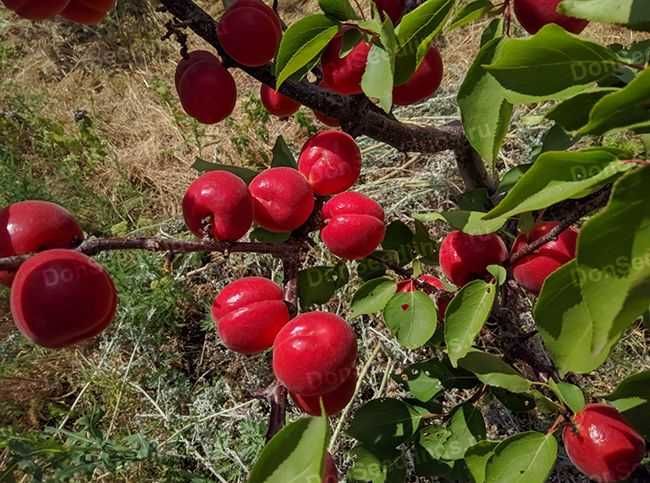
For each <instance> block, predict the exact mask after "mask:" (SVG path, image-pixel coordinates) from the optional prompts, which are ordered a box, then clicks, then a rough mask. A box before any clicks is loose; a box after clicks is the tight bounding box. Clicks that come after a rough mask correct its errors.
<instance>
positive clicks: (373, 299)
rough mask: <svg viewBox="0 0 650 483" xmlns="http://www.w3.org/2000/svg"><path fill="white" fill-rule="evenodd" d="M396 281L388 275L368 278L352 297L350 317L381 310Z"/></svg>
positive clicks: (389, 297) (393, 289)
mask: <svg viewBox="0 0 650 483" xmlns="http://www.w3.org/2000/svg"><path fill="white" fill-rule="evenodd" d="M396 290H397V283H396V282H395V280H393V279H392V278H389V277H380V278H375V279H372V280H368V281H367V282H366V283H364V284H363V285H362V286H361V287H360V288H359V290H357V292H356V293H355V294H354V296H353V297H352V303H351V307H350V308H351V312H350V317H352V318H354V317H358V316H360V315H369V314H374V313H377V312H381V311H382V310H384V307H386V304H387V303H388V301H389V300H390V299H391V298H393V295H395V291H396Z"/></svg>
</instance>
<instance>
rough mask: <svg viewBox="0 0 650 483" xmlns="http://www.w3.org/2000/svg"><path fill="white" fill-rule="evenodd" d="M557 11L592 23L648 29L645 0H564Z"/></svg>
mask: <svg viewBox="0 0 650 483" xmlns="http://www.w3.org/2000/svg"><path fill="white" fill-rule="evenodd" d="M558 10H559V11H560V12H562V13H564V14H565V15H570V16H572V17H577V18H584V19H587V20H591V21H593V22H603V23H616V24H621V25H626V26H627V27H629V28H631V29H634V30H648V29H650V9H648V4H647V2H646V1H645V0H564V1H563V2H562V3H561V4H560V5H559V8H558Z"/></svg>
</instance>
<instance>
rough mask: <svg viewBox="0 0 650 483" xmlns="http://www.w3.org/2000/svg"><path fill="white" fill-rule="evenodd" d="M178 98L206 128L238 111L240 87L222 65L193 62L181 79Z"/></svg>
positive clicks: (187, 110) (185, 69) (218, 63)
mask: <svg viewBox="0 0 650 483" xmlns="http://www.w3.org/2000/svg"><path fill="white" fill-rule="evenodd" d="M181 62H182V61H181ZM178 97H179V98H180V101H181V105H182V106H183V109H184V110H185V112H186V113H187V114H188V115H190V116H192V117H193V118H195V119H196V120H197V121H199V122H201V123H203V124H216V123H218V122H221V121H223V120H224V119H226V118H227V117H228V116H230V114H232V111H233V110H234V109H235V104H236V103H237V86H236V85H235V80H234V79H233V77H232V75H231V74H230V72H228V70H226V69H225V68H224V66H223V65H222V64H221V63H220V62H206V61H202V62H201V61H199V62H193V63H192V64H191V65H190V66H189V67H186V68H184V69H183V73H182V75H181V76H180V79H179V82H178Z"/></svg>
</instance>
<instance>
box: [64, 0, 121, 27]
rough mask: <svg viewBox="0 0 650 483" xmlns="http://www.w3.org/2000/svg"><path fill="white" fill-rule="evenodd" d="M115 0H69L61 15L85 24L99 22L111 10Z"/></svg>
mask: <svg viewBox="0 0 650 483" xmlns="http://www.w3.org/2000/svg"><path fill="white" fill-rule="evenodd" d="M114 4H115V0H70V4H69V5H68V6H67V7H66V8H65V10H63V12H61V16H62V17H63V18H66V19H68V20H71V21H72V22H77V23H80V24H85V25H96V24H98V23H100V22H101V21H102V20H104V18H105V17H106V15H107V14H108V12H110V11H111V9H112V8H113V5H114Z"/></svg>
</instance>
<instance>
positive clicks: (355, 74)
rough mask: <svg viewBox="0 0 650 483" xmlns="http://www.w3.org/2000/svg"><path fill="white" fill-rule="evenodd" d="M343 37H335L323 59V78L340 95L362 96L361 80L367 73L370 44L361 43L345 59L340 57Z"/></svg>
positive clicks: (340, 35)
mask: <svg viewBox="0 0 650 483" xmlns="http://www.w3.org/2000/svg"><path fill="white" fill-rule="evenodd" d="M342 45H343V35H342V34H338V35H337V36H336V37H334V38H333V39H332V40H331V41H330V43H329V45H328V46H327V48H326V49H325V52H323V57H322V58H321V66H322V68H323V78H324V80H325V83H326V84H327V86H328V87H329V88H330V89H332V90H333V91H334V92H338V93H339V94H345V95H351V94H360V93H361V92H362V89H361V78H362V77H363V73H364V72H365V71H366V64H367V63H368V53H369V52H370V44H369V43H368V42H365V41H361V42H359V43H358V44H357V45H355V46H354V47H353V48H352V50H351V51H350V52H349V53H348V54H347V55H346V56H345V57H343V58H341V57H340V53H341V47H342Z"/></svg>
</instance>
